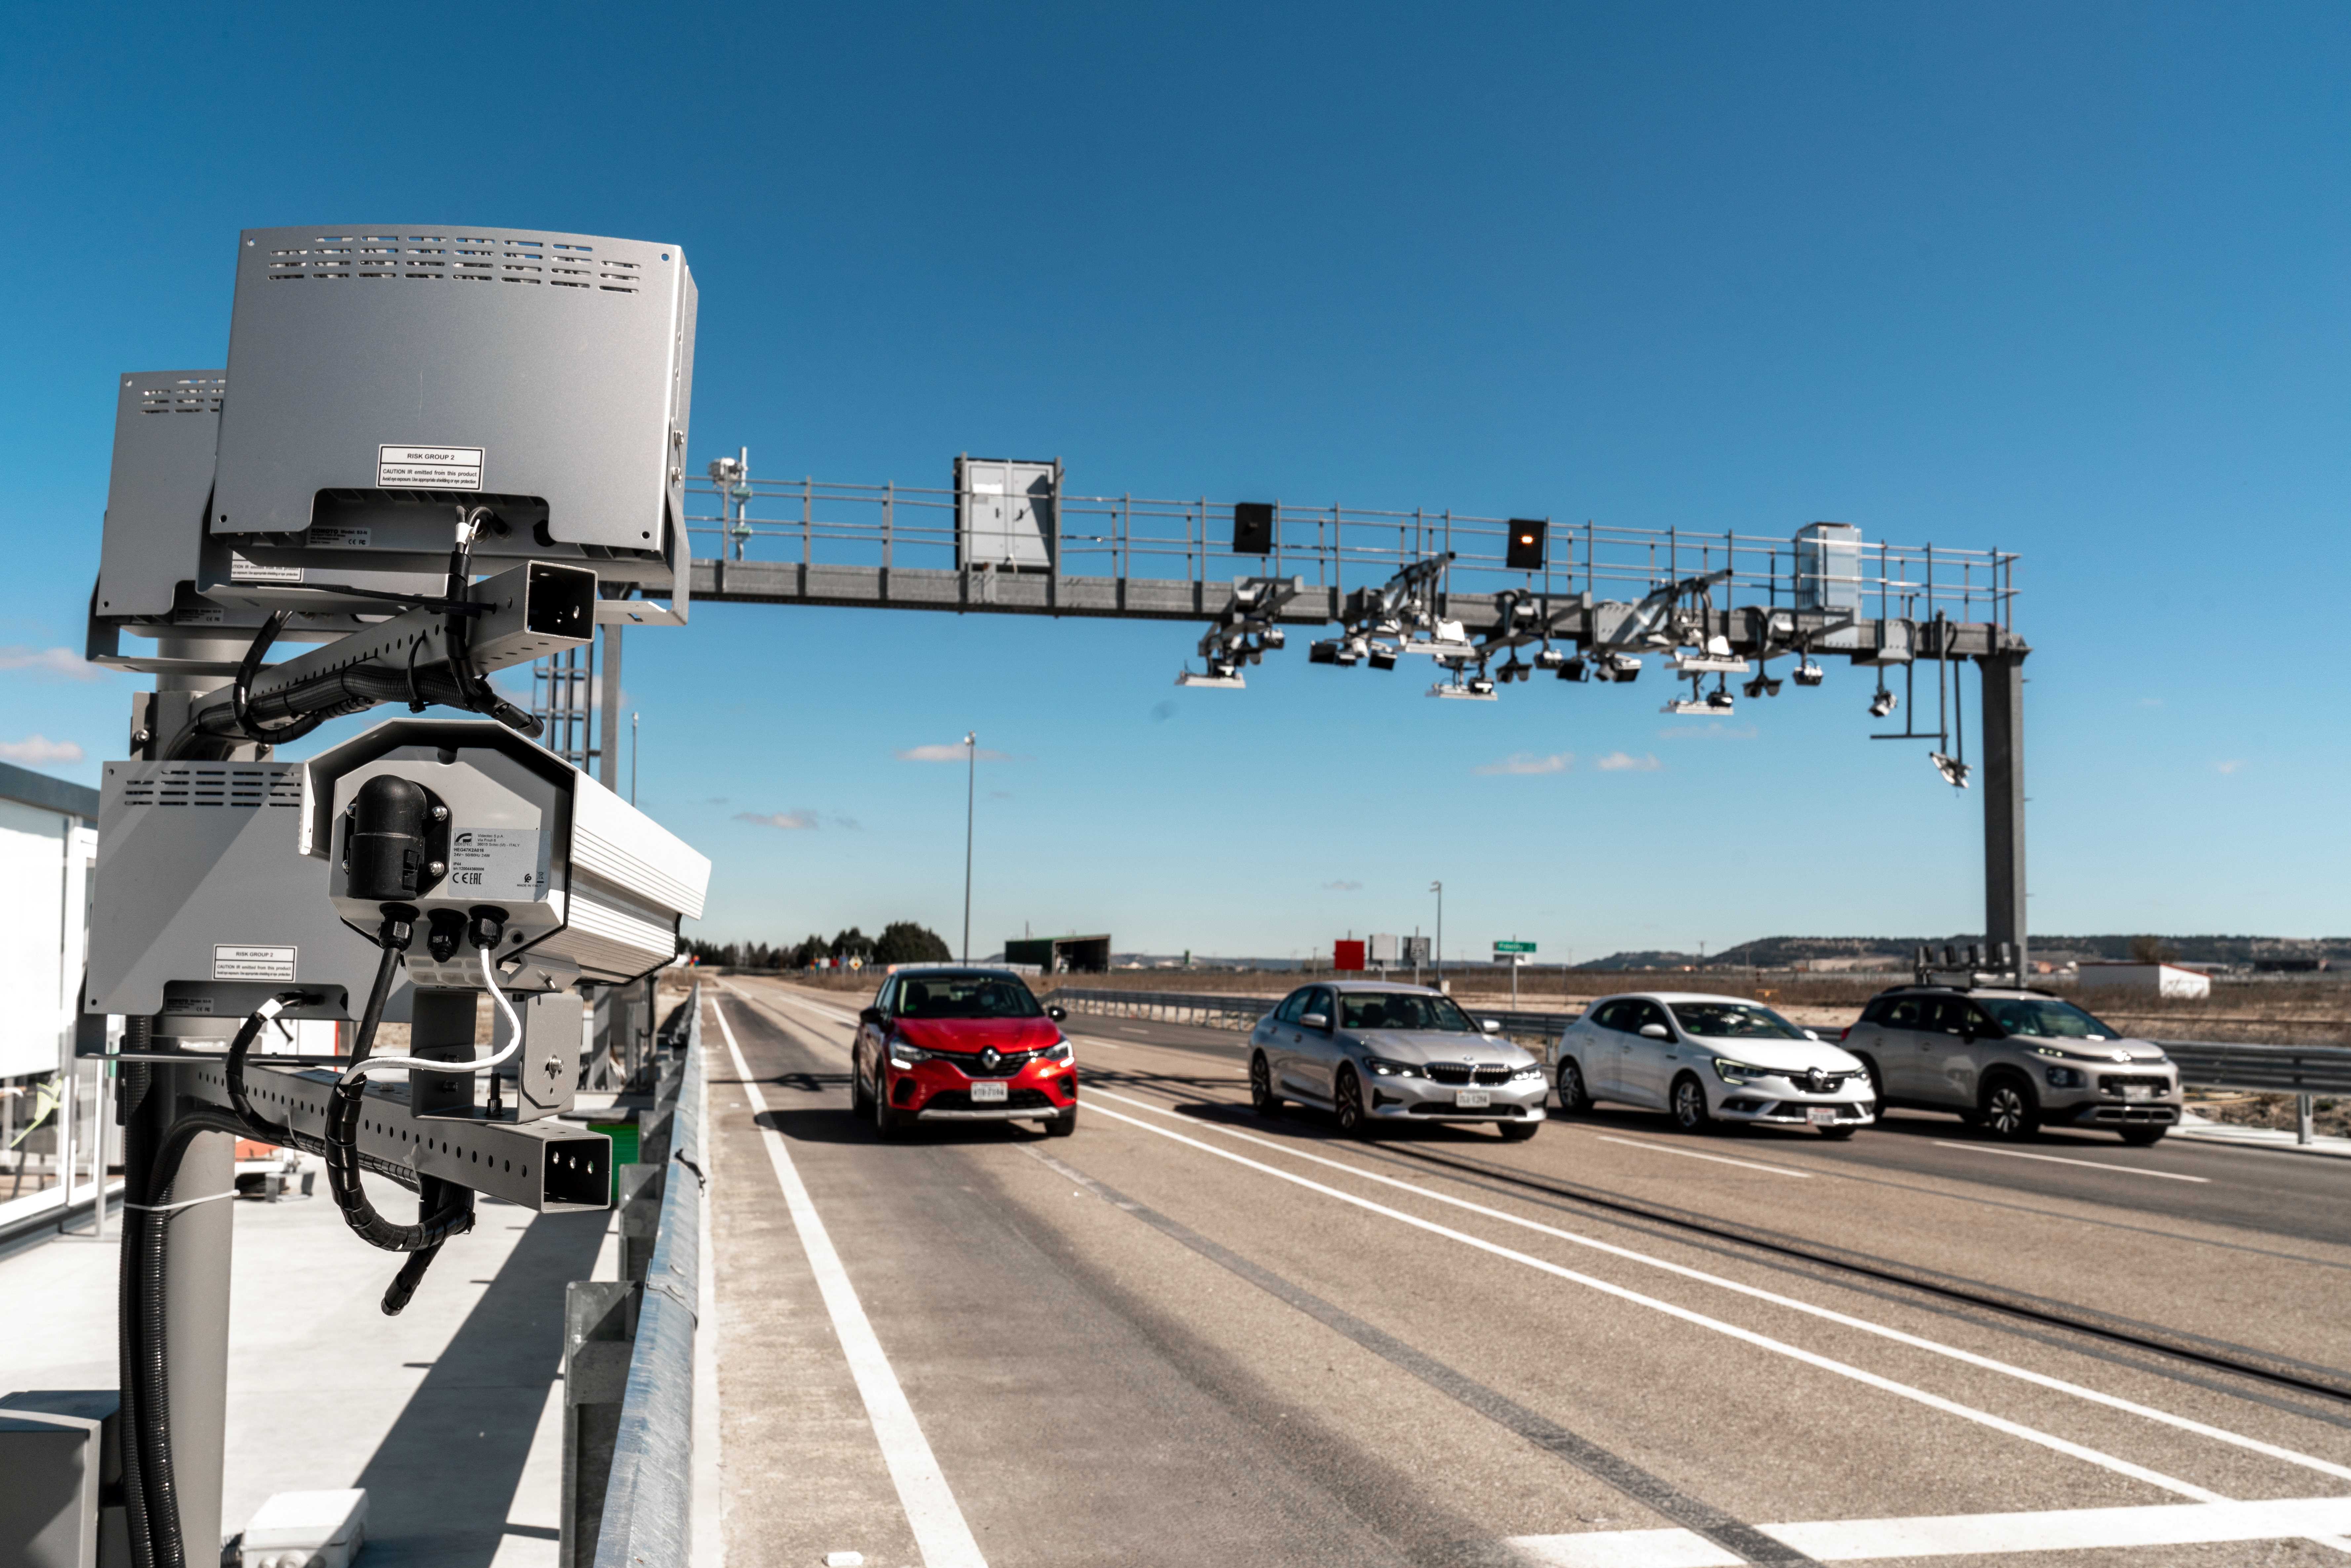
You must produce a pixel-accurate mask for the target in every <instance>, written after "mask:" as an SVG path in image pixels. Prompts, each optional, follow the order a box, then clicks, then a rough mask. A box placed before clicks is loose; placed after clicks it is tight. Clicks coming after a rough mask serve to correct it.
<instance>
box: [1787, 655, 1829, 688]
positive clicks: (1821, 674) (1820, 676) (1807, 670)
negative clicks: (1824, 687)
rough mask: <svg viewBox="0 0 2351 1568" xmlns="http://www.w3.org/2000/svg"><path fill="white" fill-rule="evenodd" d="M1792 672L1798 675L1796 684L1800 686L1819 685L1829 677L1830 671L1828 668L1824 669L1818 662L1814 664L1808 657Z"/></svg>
mask: <svg viewBox="0 0 2351 1568" xmlns="http://www.w3.org/2000/svg"><path fill="white" fill-rule="evenodd" d="M1790 673H1791V674H1793V675H1794V676H1795V677H1796V684H1797V685H1800V686H1817V685H1820V684H1821V683H1822V682H1823V681H1825V680H1827V679H1828V678H1829V673H1828V672H1827V671H1826V670H1823V669H1822V668H1821V667H1820V666H1819V665H1818V664H1813V662H1812V661H1811V660H1810V659H1806V660H1805V661H1804V662H1803V663H1802V664H1798V665H1797V666H1796V667H1795V669H1794V670H1792V671H1791V672H1790Z"/></svg>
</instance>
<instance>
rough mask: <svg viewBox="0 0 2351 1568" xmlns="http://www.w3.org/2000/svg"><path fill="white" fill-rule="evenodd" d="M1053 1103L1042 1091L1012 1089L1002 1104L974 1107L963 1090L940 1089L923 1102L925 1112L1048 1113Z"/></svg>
mask: <svg viewBox="0 0 2351 1568" xmlns="http://www.w3.org/2000/svg"><path fill="white" fill-rule="evenodd" d="M1052 1108H1053V1102H1052V1099H1051V1097H1050V1096H1049V1095H1048V1094H1047V1093H1046V1092H1044V1091H1043V1090H1042V1089H1012V1090H1008V1091H1007V1092H1005V1096H1004V1103H1002V1104H1000V1105H999V1104H997V1103H994V1102H990V1103H987V1104H986V1105H974V1104H973V1103H971V1093H970V1092H969V1091H967V1090H963V1089H942V1090H940V1091H939V1092H937V1093H935V1094H934V1095H932V1096H931V1097H930V1098H929V1099H927V1100H925V1101H924V1102H923V1109H924V1110H925V1111H1050V1110H1051V1109H1052Z"/></svg>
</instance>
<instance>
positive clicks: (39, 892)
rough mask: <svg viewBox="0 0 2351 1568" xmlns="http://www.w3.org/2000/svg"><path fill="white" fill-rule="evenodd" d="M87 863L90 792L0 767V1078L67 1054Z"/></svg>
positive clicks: (82, 941)
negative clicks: (0, 906)
mask: <svg viewBox="0 0 2351 1568" xmlns="http://www.w3.org/2000/svg"><path fill="white" fill-rule="evenodd" d="M97 859H98V791H97V790H95V789H91V788H89V786H88V785H86V784H69V783H68V782H66V780H64V779H52V778H50V777H49V776H48V775H47V774H46V773H35V772H33V771H31V770H30V769H28V768H18V767H16V766H14V765H13V764H10V763H5V762H0V874H5V877H6V880H7V885H8V893H9V897H8V901H7V905H6V911H7V912H6V915H5V917H0V998H4V999H0V1079H25V1078H31V1077H37V1076H40V1075H43V1074H47V1073H52V1072H55V1071H57V1070H58V1069H59V1068H60V1067H61V1066H63V1065H64V1064H65V1063H66V1062H67V1061H69V1060H70V1059H71V1057H72V1054H73V1041H74V1030H75V1025H76V1023H77V1021H78V1019H79V1017H80V1014H81V1006H80V1001H81V980H82V966H83V961H84V955H85V954H86V953H87V951H88V947H89V890H90V877H91V871H92V868H93V866H94V865H95V863H96V862H97Z"/></svg>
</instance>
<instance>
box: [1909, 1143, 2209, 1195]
mask: <svg viewBox="0 0 2351 1568" xmlns="http://www.w3.org/2000/svg"><path fill="white" fill-rule="evenodd" d="M1934 1144H1935V1146H1936V1147H1937V1148H1938V1149H1965V1150H1967V1151H1968V1152H1969V1153H1970V1154H1974V1155H2007V1156H2008V1157H2009V1158H2010V1159H2012V1160H2046V1161H2047V1162H2048V1163H2049V1164H2051V1165H2053V1166H2088V1167H2089V1168H2090V1169H2092V1170H2094V1171H2113V1172H2114V1173H2115V1174H2116V1175H2117V1176H2154V1177H2155V1178H2156V1179H2157V1180H2158V1181H2192V1182H2199V1183H2202V1184H2204V1185H2206V1186H2210V1185H2211V1181H2212V1178H2211V1177H2210V1176H2181V1175H2180V1174H2179V1172H2178V1171H2147V1170H2141V1169H2139V1168H2138V1167H2137V1166H2110V1165H2108V1164H2106V1163H2105V1161H2104V1160H2069V1159H2067V1158H2066V1157H2065V1156H2064V1155H2034V1154H2027V1153H2026V1152H2025V1151H2024V1150H2022V1149H1995V1148H1993V1147H1992V1146H1991V1145H1989V1144H1963V1143H1960V1142H1959V1140H1958V1139H1956V1138H1937V1139H1935V1140H1934Z"/></svg>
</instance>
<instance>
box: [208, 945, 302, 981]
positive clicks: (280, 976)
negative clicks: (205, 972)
mask: <svg viewBox="0 0 2351 1568" xmlns="http://www.w3.org/2000/svg"><path fill="white" fill-rule="evenodd" d="M301 951H302V949H300V948H299V947H234V946H225V945H215V946H214V948H213V978H214V979H215V980H290V979H292V978H293V977H294V961H295V959H296V957H297V956H299V954H300V953H301Z"/></svg>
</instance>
